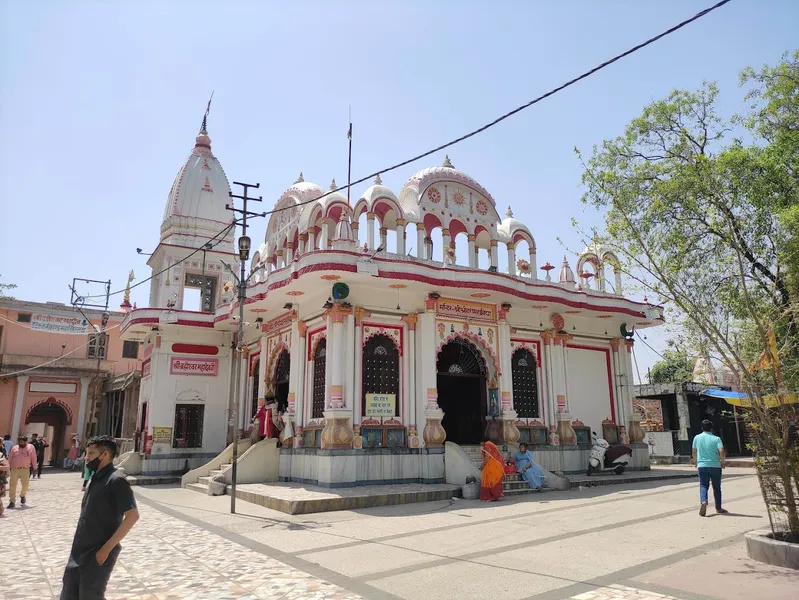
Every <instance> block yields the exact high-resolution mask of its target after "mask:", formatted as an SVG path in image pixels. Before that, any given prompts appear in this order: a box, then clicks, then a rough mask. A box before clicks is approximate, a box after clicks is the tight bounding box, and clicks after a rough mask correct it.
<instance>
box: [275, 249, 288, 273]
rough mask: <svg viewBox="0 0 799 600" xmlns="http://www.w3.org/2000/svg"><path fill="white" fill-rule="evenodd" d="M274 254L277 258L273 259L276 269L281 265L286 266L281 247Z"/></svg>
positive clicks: (281, 266) (280, 267)
mask: <svg viewBox="0 0 799 600" xmlns="http://www.w3.org/2000/svg"><path fill="white" fill-rule="evenodd" d="M276 254H277V258H276V259H275V267H276V268H278V269H282V268H283V267H285V266H286V264H285V263H284V262H283V249H282V248H281V249H280V250H278V251H277V253H276Z"/></svg>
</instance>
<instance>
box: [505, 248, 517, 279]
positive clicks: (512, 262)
mask: <svg viewBox="0 0 799 600" xmlns="http://www.w3.org/2000/svg"><path fill="white" fill-rule="evenodd" d="M507 246H508V275H516V244H514V243H513V242H508V244H507Z"/></svg>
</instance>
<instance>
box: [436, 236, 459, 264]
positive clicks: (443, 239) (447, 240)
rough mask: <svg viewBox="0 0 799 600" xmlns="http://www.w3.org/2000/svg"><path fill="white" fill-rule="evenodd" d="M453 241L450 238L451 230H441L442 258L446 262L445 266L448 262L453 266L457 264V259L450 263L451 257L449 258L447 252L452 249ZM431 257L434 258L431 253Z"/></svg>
mask: <svg viewBox="0 0 799 600" xmlns="http://www.w3.org/2000/svg"><path fill="white" fill-rule="evenodd" d="M451 241H452V239H451V238H450V236H449V229H447V228H446V227H442V228H441V256H442V260H443V261H444V264H445V265H446V264H447V263H448V262H451V263H453V264H454V263H455V259H454V258H453V259H452V260H451V261H450V260H449V257H448V256H447V250H448V249H449V248H450V247H451V246H450V243H451ZM430 257H431V258H432V253H431V255H430Z"/></svg>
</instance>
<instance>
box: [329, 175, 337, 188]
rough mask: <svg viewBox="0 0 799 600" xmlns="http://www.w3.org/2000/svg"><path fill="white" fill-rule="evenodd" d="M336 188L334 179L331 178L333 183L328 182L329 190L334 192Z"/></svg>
mask: <svg viewBox="0 0 799 600" xmlns="http://www.w3.org/2000/svg"><path fill="white" fill-rule="evenodd" d="M337 187H338V186H337V185H336V178H335V177H334V178H333V181H331V182H330V189H331V190H335V189H336V188H337Z"/></svg>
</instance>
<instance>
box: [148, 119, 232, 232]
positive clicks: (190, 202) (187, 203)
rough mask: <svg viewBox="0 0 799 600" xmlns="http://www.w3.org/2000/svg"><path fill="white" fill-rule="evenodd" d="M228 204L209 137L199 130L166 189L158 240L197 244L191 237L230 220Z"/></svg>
mask: <svg viewBox="0 0 799 600" xmlns="http://www.w3.org/2000/svg"><path fill="white" fill-rule="evenodd" d="M229 203H230V183H229V182H228V179H227V176H226V175H225V171H224V170H223V169H222V165H221V164H220V163H219V161H218V160H217V158H216V157H215V156H214V155H213V153H212V152H211V138H210V137H208V132H207V131H205V129H203V130H202V131H200V135H198V136H197V138H196V140H195V145H194V148H193V149H192V151H191V153H190V154H189V157H188V158H187V159H186V162H185V163H183V166H182V167H181V168H180V170H179V171H178V174H177V176H176V177H175V181H174V183H173V184H172V188H171V189H170V191H169V196H168V197H167V202H166V207H165V208H164V220H163V223H162V225H161V241H162V242H166V243H177V244H187V245H190V246H195V245H199V244H201V243H202V242H197V241H196V240H193V239H192V238H195V237H200V238H211V237H213V236H215V235H217V234H218V233H219V232H220V231H222V230H223V229H224V228H225V227H226V226H227V225H229V224H230V223H231V221H232V220H233V215H232V213H231V212H230V211H229V210H227V209H226V208H225V206H226V205H227V204H229ZM231 236H232V232H231ZM177 238H179V239H177Z"/></svg>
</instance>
